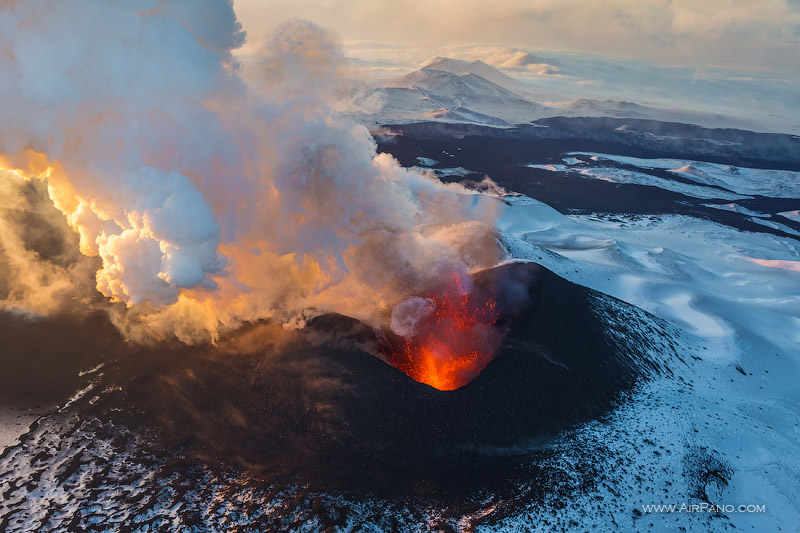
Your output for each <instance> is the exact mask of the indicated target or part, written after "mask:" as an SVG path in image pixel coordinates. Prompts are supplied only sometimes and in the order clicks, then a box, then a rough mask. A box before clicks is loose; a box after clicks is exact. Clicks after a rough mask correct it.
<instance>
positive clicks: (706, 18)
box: [236, 0, 800, 71]
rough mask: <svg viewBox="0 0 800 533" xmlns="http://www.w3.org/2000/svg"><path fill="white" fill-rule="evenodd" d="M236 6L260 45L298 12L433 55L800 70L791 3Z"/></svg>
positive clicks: (250, 0)
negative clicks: (471, 49) (547, 55)
mask: <svg viewBox="0 0 800 533" xmlns="http://www.w3.org/2000/svg"><path fill="white" fill-rule="evenodd" d="M236 9H237V11H238V12H239V14H240V16H241V20H242V21H243V23H244V25H245V27H246V28H247V29H248V31H249V34H250V36H251V38H252V39H255V40H258V39H259V38H260V35H261V34H262V33H263V32H264V31H265V30H266V28H268V27H270V26H271V25H272V24H273V21H275V20H281V19H282V18H285V17H291V16H298V15H300V16H305V17H310V18H313V19H314V20H316V21H318V22H319V23H321V24H324V25H326V26H331V27H333V28H336V29H337V30H338V31H339V32H340V33H341V34H342V35H343V37H344V38H346V39H351V40H361V41H379V42H391V43H395V44H399V45H403V46H412V47H416V48H427V49H429V50H430V49H432V48H441V47H443V46H444V45H445V44H448V43H449V44H452V43H460V44H469V43H476V42H482V43H496V44H498V45H505V46H513V47H516V48H520V49H525V50H541V49H560V50H571V51H579V52H590V53H595V54H605V55H616V56H621V57H636V58H640V59H649V60H656V61H661V62H666V63H672V64H691V65H693V66H706V67H711V66H718V67H720V66H726V67H732V66H745V67H750V68H759V69H764V68H770V69H774V70H780V71H788V70H792V69H794V70H797V69H798V67H800V59H799V58H800V10H798V7H797V2H796V1H794V0H792V1H785V0H707V1H704V2H696V1H693V0H645V1H642V2H630V1H628V0H600V1H597V2H584V1H580V0H562V1H559V2H555V1H552V0H508V1H504V2H495V3H489V4H487V3H486V2H479V1H478V0H463V1H456V0H433V1H427V2H422V0H397V1H396V2H393V3H392V5H391V7H389V8H387V6H386V5H385V4H381V3H375V2H365V1H363V0H342V1H340V2H335V3H334V2H326V1H324V0H306V1H303V2H289V1H288V0H277V1H275V2H270V3H269V4H264V3H262V2H258V1H257V0H238V1H237V4H236ZM437 53H438V54H439V55H442V54H441V53H440V52H437ZM429 55H430V54H423V55H422V56H423V57H427V56H429Z"/></svg>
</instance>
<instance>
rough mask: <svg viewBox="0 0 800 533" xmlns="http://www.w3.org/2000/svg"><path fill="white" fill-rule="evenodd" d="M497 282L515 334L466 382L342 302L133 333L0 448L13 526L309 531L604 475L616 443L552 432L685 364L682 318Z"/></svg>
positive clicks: (414, 517) (533, 272) (539, 274)
mask: <svg viewBox="0 0 800 533" xmlns="http://www.w3.org/2000/svg"><path fill="white" fill-rule="evenodd" d="M499 280H504V281H503V282H504V283H505V282H507V281H508V280H513V282H514V284H516V286H517V288H518V287H519V286H522V287H524V288H525V293H524V294H521V293H520V292H519V291H516V290H507V291H504V290H500V291H499V296H498V308H500V309H514V310H515V312H513V313H507V314H506V316H505V317H504V318H503V320H505V325H506V327H508V331H509V333H508V335H507V336H506V338H505V340H504V343H503V346H502V349H501V351H500V353H499V355H498V357H497V358H496V359H495V360H494V361H493V362H492V363H490V364H489V366H488V367H487V368H486V369H485V370H484V372H482V373H481V374H480V375H479V376H478V377H477V378H476V379H475V380H474V381H473V382H472V383H470V384H469V385H467V386H465V387H463V388H461V389H458V390H456V391H451V392H442V391H437V390H435V389H432V388H431V387H429V386H427V385H423V384H420V383H417V382H415V381H413V380H411V379H409V378H408V377H407V376H405V375H404V374H403V373H401V372H400V371H398V370H396V369H394V368H393V367H390V366H388V365H387V364H385V363H384V362H382V361H381V360H379V359H378V358H377V357H375V356H373V355H371V354H370V352H373V351H375V349H376V346H377V344H378V342H379V340H380V339H379V336H380V334H379V333H376V332H375V331H373V330H372V329H371V328H367V327H365V326H363V325H361V324H360V323H358V322H356V321H354V320H351V319H349V318H346V317H341V316H334V315H326V316H321V317H318V318H317V319H315V320H313V321H312V322H311V323H310V324H309V325H308V326H307V327H306V328H304V329H302V330H297V331H290V332H286V331H284V330H282V329H280V328H277V327H274V326H271V325H269V324H254V325H252V326H249V327H247V328H244V329H242V330H241V331H238V332H237V333H235V334H233V335H231V336H229V337H228V338H226V339H224V340H223V341H222V342H220V344H219V345H218V346H203V347H193V348H188V347H180V346H174V347H164V346H162V347H159V348H145V347H139V348H128V349H123V348H121V349H120V350H121V351H120V352H118V353H121V354H123V355H121V356H119V357H118V358H116V359H114V360H107V361H106V364H105V366H104V367H102V368H101V369H100V370H97V371H96V372H94V373H91V374H88V376H89V377H90V378H91V380H92V381H91V383H90V386H89V387H87V388H85V389H84V390H83V392H82V393H81V394H79V395H76V396H75V397H73V398H72V400H70V402H69V403H68V405H65V406H64V407H63V408H62V409H61V410H59V411H58V412H57V413H54V414H53V415H50V416H48V417H45V418H43V419H41V420H40V421H39V422H38V423H37V424H36V425H35V427H34V428H33V429H32V431H31V432H30V433H29V434H28V435H27V436H25V437H24V438H23V441H22V443H20V444H19V445H17V446H15V447H12V448H9V449H8V450H6V452H5V453H4V454H3V457H2V459H0V494H3V499H2V503H0V529H3V530H7V531H22V530H29V529H48V530H59V529H62V530H72V529H85V530H107V529H115V528H117V527H122V526H123V525H124V526H125V527H127V528H130V529H137V528H141V527H144V526H150V527H153V528H156V529H158V528H172V529H183V528H190V527H193V526H194V527H200V528H217V529H230V530H249V529H252V528H256V529H265V528H267V529H268V528H290V527H297V526H298V522H297V521H298V520H300V521H301V522H300V523H302V524H306V526H308V527H307V529H312V530H313V529H315V528H323V527H326V526H336V525H338V526H342V527H344V526H345V525H346V524H348V523H349V522H348V521H349V520H351V519H352V520H354V519H356V518H353V517H357V520H358V521H360V523H372V524H373V525H374V526H375V527H381V528H389V529H393V528H398V527H400V528H403V527H404V526H402V524H419V521H420V520H422V517H423V515H426V516H429V515H430V512H431V509H439V511H437V512H438V513H439V514H440V515H441V516H445V517H446V516H456V517H458V516H466V515H469V514H470V513H472V512H476V511H477V510H479V509H480V507H481V505H482V504H481V503H480V502H483V501H485V499H486V498H487V497H488V496H489V495H492V496H491V497H492V498H494V499H495V500H497V501H502V502H504V503H503V506H504V508H505V509H506V510H505V511H504V512H506V513H513V512H514V509H515V506H517V505H527V504H530V503H531V502H532V501H536V500H537V499H538V498H543V497H545V496H547V495H551V496H552V495H553V494H567V493H569V492H571V491H585V490H591V487H592V486H593V485H594V484H595V483H596V482H597V476H596V472H594V471H593V469H592V466H591V465H592V464H593V461H592V457H593V455H594V454H596V453H602V451H601V450H597V449H586V450H577V451H575V452H574V453H577V454H578V455H579V456H583V458H584V459H583V460H580V461H577V462H573V463H571V466H569V467H568V468H569V469H571V470H570V471H564V468H567V467H565V466H563V465H561V466H553V463H552V461H551V460H552V458H553V456H554V454H557V453H558V452H557V451H556V450H554V449H551V448H550V447H549V444H548V443H549V442H551V440H553V439H555V438H557V436H558V435H559V434H560V433H562V432H564V431H568V430H569V429H570V428H572V427H575V426H576V425H580V424H581V423H583V422H586V421H590V420H596V419H599V418H602V417H604V416H605V415H606V414H607V413H609V411H610V410H612V409H613V408H614V406H615V405H616V403H617V402H618V401H620V399H621V398H623V397H624V395H625V394H626V392H627V391H630V390H632V389H633V388H634V387H635V386H636V385H637V383H640V382H642V380H647V379H648V378H649V377H651V376H657V375H665V374H672V375H675V376H677V379H683V378H682V377H680V375H681V374H682V373H683V372H684V370H685V368H686V366H685V363H683V361H682V360H681V358H680V354H678V353H677V352H676V349H675V348H676V345H674V341H673V339H672V335H673V333H671V332H670V330H669V329H668V328H667V327H666V326H665V325H664V324H663V323H661V322H660V321H658V320H657V319H654V318H653V317H652V316H650V315H648V314H646V313H644V312H642V311H640V310H639V309H637V308H635V307H632V306H628V305H626V304H623V303H621V302H619V301H617V300H613V299H611V298H609V297H606V296H603V295H601V294H599V293H596V292H594V291H591V290H588V289H585V288H582V287H580V286H577V285H574V284H571V283H569V282H566V281H564V280H563V279H561V278H559V277H557V276H555V275H554V274H552V273H550V272H549V271H547V270H545V269H543V268H542V267H539V266H538V265H535V264H530V263H529V264H508V265H504V266H501V267H498V268H496V269H493V270H489V271H486V272H484V273H481V274H480V275H479V276H478V279H477V281H476V283H477V284H478V285H480V284H488V285H494V284H496V283H498V281H499ZM506 286H507V287H508V286H509V285H506ZM3 320H5V321H9V320H11V321H13V320H15V319H14V318H13V317H7V316H4V317H3ZM87 327H90V326H87ZM23 334H24V333H23ZM120 344H121V345H122V344H123V343H120ZM23 356H24V355H23V354H14V353H4V355H3V357H4V358H14V357H23ZM498 450H505V451H503V452H502V453H499V452H498ZM354 501H356V502H360V503H359V504H358V505H357V506H356V505H355V504H354V503H353V502H354ZM348 502H349V503H348ZM370 502H372V503H370ZM380 502H384V503H380ZM385 502H390V503H385ZM386 505H389V506H396V507H397V508H398V509H401V508H402V509H403V511H402V512H400V511H398V513H396V514H392V513H388V512H385V510H386V507H385V506H386ZM498 515H502V513H495V515H494V516H495V518H497V516H498Z"/></svg>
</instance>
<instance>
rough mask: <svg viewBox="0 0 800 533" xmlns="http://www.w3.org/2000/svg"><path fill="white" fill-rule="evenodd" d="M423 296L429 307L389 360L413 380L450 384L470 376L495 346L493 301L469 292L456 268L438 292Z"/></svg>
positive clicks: (497, 340) (449, 386)
mask: <svg viewBox="0 0 800 533" xmlns="http://www.w3.org/2000/svg"><path fill="white" fill-rule="evenodd" d="M428 298H429V299H430V300H431V301H433V303H434V305H435V307H434V310H433V312H432V313H431V314H430V315H429V316H427V317H425V318H423V319H422V320H421V321H420V323H419V324H418V325H417V327H416V332H415V334H414V335H413V336H411V337H406V339H405V342H404V343H403V344H402V345H401V346H400V348H399V349H397V350H393V351H392V352H391V354H390V355H389V361H390V362H391V363H392V364H393V365H394V366H395V367H397V368H398V369H400V370H402V371H403V372H405V373H406V374H407V375H408V376H409V377H411V378H412V379H414V380H416V381H419V382H421V383H426V384H428V385H430V386H431V387H434V388H436V389H439V390H454V389H457V388H459V387H462V386H464V385H466V384H467V383H469V382H470V381H472V379H474V378H475V376H477V375H478V374H479V373H480V372H481V370H483V369H484V368H485V367H486V365H487V364H489V362H490V361H491V360H492V359H493V358H494V356H495V354H496V353H497V349H498V348H499V347H500V342H501V340H502V334H501V333H500V331H499V330H498V329H497V328H496V327H494V324H495V322H496V321H497V311H496V305H495V302H494V301H493V300H491V299H488V298H481V297H476V296H474V295H471V294H470V291H468V290H465V287H464V283H463V282H462V279H461V277H460V276H459V275H458V274H457V273H454V274H453V276H452V278H451V281H450V283H449V284H448V285H447V286H446V287H445V288H444V289H443V290H442V291H441V292H440V293H439V294H434V295H430V294H429V295H428Z"/></svg>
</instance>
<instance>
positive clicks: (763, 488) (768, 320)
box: [499, 164, 800, 531]
mask: <svg viewBox="0 0 800 533" xmlns="http://www.w3.org/2000/svg"><path fill="white" fill-rule="evenodd" d="M665 166H672V165H666V164H665ZM507 201H508V202H509V203H510V204H511V205H510V206H509V207H508V209H507V211H506V213H505V215H504V217H503V218H502V220H501V221H500V223H499V229H500V231H501V234H502V237H503V241H504V242H505V244H506V246H507V247H508V250H509V253H510V255H511V256H513V257H515V258H519V259H524V260H531V261H536V262H538V263H541V264H543V265H544V266H546V267H547V268H549V269H550V270H552V271H554V272H556V273H557V274H559V275H560V276H562V277H564V278H566V279H569V280H571V281H574V282H576V283H580V284H582V285H585V286H588V287H591V288H594V289H597V290H599V291H602V292H604V293H607V294H610V295H612V296H615V297H617V298H619V299H621V300H623V301H626V302H629V303H632V304H634V305H636V306H639V307H641V308H642V309H645V310H647V311H650V312H651V313H653V314H655V315H657V316H659V317H661V318H663V319H665V320H667V321H669V322H670V323H672V324H673V325H675V326H677V327H679V328H680V329H681V330H682V331H683V332H684V334H685V337H684V338H683V345H682V347H681V350H682V351H683V352H684V354H685V355H687V356H690V357H691V361H692V364H691V365H690V370H689V371H688V372H687V373H686V374H685V375H684V376H682V379H681V380H674V379H670V378H666V379H662V380H657V381H655V382H653V383H650V384H648V385H647V386H645V387H644V388H643V389H641V390H640V391H638V393H636V394H634V395H633V396H632V397H631V398H630V399H629V401H628V402H627V403H626V404H625V405H624V406H623V407H622V408H620V409H619V410H617V411H616V412H615V414H614V415H613V417H612V419H611V420H610V423H608V424H600V423H598V424H590V425H588V426H586V427H584V428H582V429H580V430H579V431H578V432H577V434H576V435H571V436H569V437H565V443H564V445H565V447H566V449H569V446H574V445H576V442H577V443H580V445H582V446H597V447H601V446H602V447H608V448H609V449H611V450H613V451H618V452H619V454H617V453H613V454H610V456H614V457H618V456H622V457H626V458H627V460H628V461H630V463H629V464H625V465H618V464H611V462H609V464H606V465H598V467H599V468H601V469H602V470H609V471H615V472H616V473H615V475H617V476H618V477H619V479H618V480H617V482H616V483H614V487H604V488H601V489H599V492H600V493H601V494H603V495H604V498H603V500H604V501H606V502H608V501H613V502H615V505H614V507H613V508H607V507H605V506H601V507H600V508H597V507H598V506H597V505H596V500H594V499H593V498H594V496H595V495H592V494H588V495H587V496H585V497H583V496H579V497H578V498H577V500H576V501H571V502H569V504H568V505H566V507H564V508H563V509H561V510H559V511H557V512H556V513H555V514H556V515H557V519H556V522H557V523H559V524H561V525H564V526H567V527H568V526H569V523H570V520H573V519H576V520H578V522H579V523H582V524H593V525H594V527H595V528H600V529H603V530H606V529H607V530H610V529H617V530H620V529H621V530H626V531H636V530H640V529H641V528H648V529H652V527H655V529H656V530H677V529H678V528H679V527H687V528H690V529H697V528H699V529H706V528H707V527H708V526H709V524H716V527H718V528H722V527H723V525H722V524H723V522H726V521H729V522H730V523H731V524H732V525H733V526H734V527H736V528H739V529H747V530H750V529H751V527H755V528H756V530H760V531H776V530H784V531H787V530H788V531H791V530H793V529H794V528H796V527H797V525H798V524H800V501H798V499H797V494H798V493H800V407H798V406H800V390H799V389H798V387H797V376H798V375H800V357H798V354H800V243H798V242H797V241H795V240H792V239H787V238H778V237H776V236H774V235H769V234H765V233H749V232H742V231H739V230H736V229H734V228H730V227H727V226H723V225H719V224H716V223H713V222H710V221H705V220H700V219H696V218H693V217H688V216H681V215H667V216H661V217H656V216H627V217H626V216H624V215H614V216H613V217H605V216H601V215H584V216H566V215H563V214H561V213H559V212H557V211H556V210H554V209H552V208H551V207H549V206H547V205H545V204H543V203H541V202H539V201H536V200H534V199H531V198H527V197H509V198H507ZM684 380H685V381H684ZM632 450H635V451H636V453H632ZM697 453H702V454H705V457H706V459H708V458H709V457H710V458H712V460H713V461H718V462H719V464H720V465H721V466H720V468H721V469H725V468H730V472H732V474H731V477H730V481H729V482H728V483H727V484H726V483H724V482H721V481H716V482H713V483H711V482H709V484H708V485H707V486H705V487H704V488H703V490H704V491H705V493H706V494H707V495H708V497H709V500H710V502H711V503H712V504H716V505H725V506H729V505H731V506H734V507H735V508H736V510H734V511H730V508H728V507H726V508H725V509H727V510H728V512H723V513H722V514H723V515H725V517H727V518H720V517H717V518H718V520H717V519H715V520H717V521H715V522H713V523H711V522H709V523H706V522H704V521H705V520H708V519H709V513H708V512H695V513H692V512H654V511H652V510H650V511H647V510H646V509H645V508H644V507H643V506H644V505H649V504H676V505H677V506H678V507H680V505H681V504H684V503H686V504H689V505H691V504H692V503H695V504H696V503H698V502H697V500H696V499H693V497H692V494H693V490H695V489H693V488H692V487H690V486H687V485H686V476H685V473H686V471H687V469H691V468H692V466H691V465H692V464H694V459H692V458H693V457H694V456H695V455H696V454H697ZM606 492H609V494H606ZM739 505H764V506H765V511H764V512H739V511H738V506H739ZM552 514H553V511H552V509H541V508H538V509H537V508H531V509H530V513H529V514H527V515H526V516H523V517H517V518H513V519H509V520H507V521H506V522H505V523H504V525H506V526H508V528H509V529H514V528H526V527H537V526H536V524H541V521H540V520H541V519H542V518H543V517H547V516H552ZM581 517H583V518H581ZM649 524H654V526H652V527H650V526H649Z"/></svg>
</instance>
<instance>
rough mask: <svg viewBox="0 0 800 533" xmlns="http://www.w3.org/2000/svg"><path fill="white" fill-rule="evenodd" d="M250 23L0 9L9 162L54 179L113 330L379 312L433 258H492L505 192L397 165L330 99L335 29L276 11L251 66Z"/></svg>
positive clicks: (427, 269) (221, 327) (149, 12)
mask: <svg viewBox="0 0 800 533" xmlns="http://www.w3.org/2000/svg"><path fill="white" fill-rule="evenodd" d="M243 41H244V34H243V32H242V31H241V26H240V24H239V23H238V22H237V20H236V17H235V14H234V13H233V8H232V5H231V3H230V2H229V1H225V0H204V1H202V2H201V3H199V4H198V3H197V2H162V1H155V0H132V1H129V2H124V3H117V2H110V1H102V0H93V1H89V0H79V1H76V2H70V3H63V2H62V3H55V4H53V3H51V2H45V1H43V0H41V1H40V0H26V1H24V2H22V1H11V2H6V3H4V4H3V7H2V8H0V69H2V71H3V72H4V73H5V75H4V76H3V77H2V78H1V79H0V94H2V96H3V100H4V102H5V105H4V106H3V107H2V109H0V120H2V121H3V123H4V124H5V125H6V127H4V128H3V130H2V131H0V157H1V159H0V162H1V163H2V164H1V165H0V166H2V168H5V169H6V173H5V174H3V177H2V179H3V180H4V183H12V182H13V183H23V182H25V181H26V180H34V181H38V182H41V183H45V184H46V186H47V190H48V195H49V198H50V200H51V201H52V203H53V205H54V206H55V207H56V208H57V209H58V210H59V211H60V212H61V213H62V214H63V215H64V217H65V220H66V221H67V223H68V224H69V226H70V227H71V228H72V230H74V232H75V234H76V235H77V236H78V238H79V248H80V252H81V253H82V254H83V256H86V257H87V258H95V259H94V261H95V263H94V264H95V267H96V266H97V263H98V262H99V263H100V265H99V269H97V273H96V280H95V281H96V285H95V287H96V290H97V291H99V292H100V293H101V294H102V295H104V296H106V297H108V299H110V301H111V302H119V303H120V305H107V309H108V310H109V311H111V312H112V317H113V319H114V320H115V322H116V323H117V324H118V326H119V327H120V328H121V329H122V330H123V331H124V332H125V333H127V334H128V335H129V336H131V337H134V338H137V339H151V340H158V339H164V338H170V337H178V338H179V339H181V340H184V341H187V342H192V341H197V340H201V339H208V338H211V339H214V338H216V337H217V336H218V335H219V333H220V332H221V331H225V330H228V329H231V328H234V327H236V326H238V325H239V324H241V323H242V322H245V321H253V320H259V319H264V318H270V319H274V320H276V321H278V322H287V323H288V322H292V321H297V317H298V316H308V314H309V312H311V313H312V314H313V313H315V312H316V313H321V312H327V311H335V312H339V313H342V314H346V315H349V316H353V317H356V318H359V319H361V320H365V321H367V322H370V323H374V324H377V323H379V322H386V321H387V320H388V315H389V312H390V310H391V309H392V307H393V306H394V305H395V304H396V303H398V302H400V301H402V300H404V299H405V298H406V297H407V296H408V295H409V294H412V293H414V292H415V291H417V290H419V288H421V287H424V286H427V285H429V284H430V282H431V278H436V277H437V276H438V275H439V272H441V271H442V265H447V268H446V269H445V270H447V269H451V270H459V271H470V270H475V269H478V268H484V267H487V266H490V265H492V264H494V263H496V262H497V260H498V259H499V257H500V252H499V249H498V247H497V245H496V242H495V239H494V238H493V235H494V230H493V223H494V220H495V219H496V217H497V215H498V210H499V209H501V206H502V204H500V203H499V202H497V201H495V200H493V199H491V198H485V197H483V196H480V195H479V196H477V201H476V196H475V194H474V193H472V192H469V191H467V190H466V189H463V188H462V187H460V186H457V185H443V184H441V183H439V182H437V181H435V180H434V179H432V178H431V177H429V176H426V175H422V174H419V173H417V172H413V171H409V170H406V169H403V168H401V167H400V166H399V164H398V163H397V162H396V161H395V160H394V159H393V158H392V157H391V156H389V155H386V154H378V153H376V146H375V143H374V141H373V140H372V138H371V137H370V135H369V133H368V132H367V130H366V129H365V128H363V127H361V126H359V125H356V124H355V123H352V122H349V121H347V120H345V119H343V118H341V117H340V116H338V114H337V113H336V109H337V108H338V107H339V102H338V94H339V88H340V83H339V79H340V76H341V75H342V73H343V72H344V71H345V70H346V69H347V63H346V61H345V59H344V57H343V54H342V51H341V44H340V42H339V40H338V39H337V38H336V37H335V36H334V35H332V34H330V33H329V32H327V31H326V30H324V29H322V28H320V27H318V26H316V25H314V24H312V23H310V22H307V21H297V20H295V21H290V22H287V23H285V24H284V25H282V26H281V27H280V28H279V29H278V30H277V31H276V32H275V34H274V35H273V36H272V38H271V39H270V40H268V44H267V46H266V49H265V50H264V51H263V53H262V54H261V61H260V62H259V63H258V65H257V67H256V71H255V72H254V73H253V75H252V76H251V77H248V82H247V83H246V82H245V81H243V78H242V76H241V75H240V70H241V68H240V65H238V64H237V63H236V62H235V61H234V60H233V56H232V55H231V51H232V50H234V49H235V48H236V47H238V46H240V45H241V44H242V43H243ZM7 188H8V187H6V189H7ZM6 189H4V192H3V195H4V197H6V196H7V197H8V198H11V197H12V196H13V195H10V194H7V191H6ZM19 231H20V230H19V228H18V227H12V225H9V224H5V225H4V226H3V227H2V232H3V238H4V239H5V240H6V241H9V240H10V241H13V240H14V239H15V238H16V237H15V236H18V234H19ZM64 239H65V242H66V241H69V240H70V239H73V240H74V238H73V237H71V236H70V235H68V234H66V233H65V234H64ZM10 241H9V242H10ZM74 245H75V243H73V244H72V246H73V247H74ZM20 250H21V251H20V253H18V254H17V256H20V257H21V254H22V249H20ZM29 263H31V264H35V265H38V266H41V264H42V263H41V261H40V260H39V258H38V257H36V256H31V259H30V260H29ZM62 278H63V279H65V280H67V281H66V282H65V283H66V284H67V286H69V287H70V289H69V290H68V291H61V292H63V293H65V294H66V293H70V292H75V291H78V292H80V293H82V294H85V295H87V297H89V296H91V294H90V293H91V292H92V290H91V289H86V288H84V287H82V286H80V284H79V283H78V282H76V281H75V280H73V279H72V278H71V277H70V276H69V275H67V276H66V277H62ZM62 278H59V279H62ZM12 283H14V284H17V285H18V284H20V283H22V281H21V278H18V279H16V280H14V281H13V282H12ZM45 284H46V283H45ZM35 292H36V290H35V287H32V288H31V290H28V291H27V292H25V293H24V294H33V293H35ZM56 292H58V291H56ZM15 294H23V293H22V292H20V291H17V292H16V293H15ZM53 297H55V296H53ZM15 304H18V305H20V306H21V307H23V308H25V307H26V306H28V307H30V308H37V307H38V308H39V309H40V310H43V311H45V312H46V311H47V310H48V307H47V306H44V305H37V304H36V303H35V302H33V301H32V299H31V298H30V297H29V296H24V295H23V296H19V297H17V298H16V300H15ZM122 304H124V305H122ZM98 305H99V304H98ZM4 306H5V307H8V306H9V299H8V298H6V300H5V302H4ZM309 310H311V311H309Z"/></svg>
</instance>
